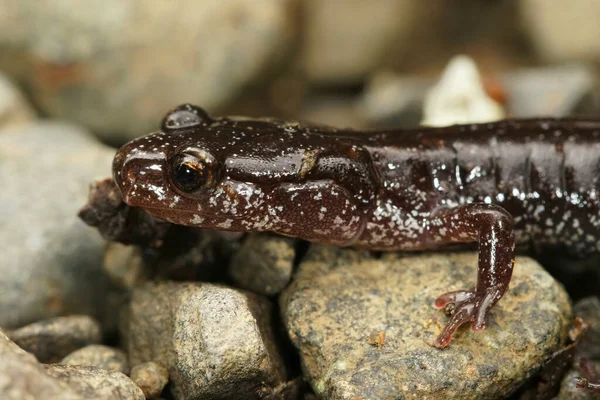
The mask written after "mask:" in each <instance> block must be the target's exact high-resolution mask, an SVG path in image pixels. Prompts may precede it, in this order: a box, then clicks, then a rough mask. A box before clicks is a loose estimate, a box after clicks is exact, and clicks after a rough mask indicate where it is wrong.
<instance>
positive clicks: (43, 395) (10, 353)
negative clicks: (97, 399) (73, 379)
mask: <svg viewBox="0 0 600 400" xmlns="http://www.w3.org/2000/svg"><path fill="white" fill-rule="evenodd" d="M0 398H2V400H24V399H48V400H59V399H60V400H81V399H83V397H82V396H80V395H79V394H78V393H77V392H76V391H75V390H73V389H72V388H71V387H70V386H69V385H68V384H67V383H65V382H62V381H60V380H58V379H55V378H53V377H51V376H49V375H48V374H47V373H46V371H45V370H44V367H43V366H42V365H41V364H40V363H38V362H37V360H36V359H35V357H34V356H32V355H31V354H29V353H27V352H26V351H24V350H22V349H21V348H19V346H17V345H16V344H14V343H13V342H11V341H10V340H9V339H8V337H7V336H6V335H5V334H4V332H3V331H2V330H1V329H0Z"/></svg>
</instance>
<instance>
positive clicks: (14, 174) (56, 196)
mask: <svg viewBox="0 0 600 400" xmlns="http://www.w3.org/2000/svg"><path fill="white" fill-rule="evenodd" d="M2 4H6V3H2ZM0 14H1V12H0ZM0 25H1V24H0ZM113 155H114V149H111V148H109V147H106V146H103V145H101V144H100V143H98V142H97V141H96V140H95V139H94V138H93V137H91V136H90V135H89V133H87V132H86V131H84V130H82V129H81V128H78V127H76V126H74V125H71V124H66V123H59V122H49V121H40V122H34V123H30V124H26V125H18V126H12V127H10V128H6V129H4V130H2V131H1V132H0V160H2V161H1V166H0V182H2V193H3V194H2V195H0V249H1V250H0V254H2V256H1V257H0V326H2V327H4V328H6V329H13V328H16V327H19V326H23V325H25V324H28V323H31V322H34V321H38V320H41V319H44V318H50V317H54V316H58V315H66V314H89V315H91V316H93V317H95V318H97V319H98V320H99V321H100V322H101V323H102V324H103V326H104V327H107V328H109V327H110V326H111V324H112V325H113V326H114V325H115V324H116V321H115V319H116V315H115V313H114V309H115V308H116V307H117V306H118V304H119V295H120V292H119V291H118V290H117V288H116V287H115V286H114V285H113V284H112V283H111V282H110V280H109V279H108V277H107V276H106V274H105V273H104V271H103V269H102V254H103V251H104V245H105V243H104V241H103V240H102V238H101V237H100V235H99V234H98V232H96V230H95V229H92V228H90V227H87V226H86V225H85V224H84V223H83V222H82V221H81V220H79V218H78V217H77V211H78V210H79V208H80V207H81V206H82V205H83V204H85V202H86V200H87V194H88V185H89V183H90V182H91V181H92V180H93V179H95V178H99V177H104V176H106V175H109V174H110V171H111V163H112V158H113ZM111 321H112V322H111Z"/></svg>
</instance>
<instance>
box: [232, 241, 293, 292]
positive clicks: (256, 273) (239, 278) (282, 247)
mask: <svg viewBox="0 0 600 400" xmlns="http://www.w3.org/2000/svg"><path fill="white" fill-rule="evenodd" d="M295 255H296V250H295V248H294V239H290V238H286V237H282V236H269V235H264V234H250V235H248V237H247V238H246V240H245V241H244V243H243V244H242V247H241V248H240V249H239V251H238V252H237V253H236V254H235V255H234V256H233V259H232V260H231V266H230V267H229V273H230V275H231V278H232V279H233V280H234V282H235V283H236V284H237V285H238V286H239V287H241V288H242V289H247V290H250V291H252V292H254V293H258V294H263V295H267V296H271V295H274V294H277V293H279V292H281V291H282V290H283V289H284V288H285V287H286V286H287V284H288V283H289V281H290V278H291V276H292V269H293V267H294V257H295Z"/></svg>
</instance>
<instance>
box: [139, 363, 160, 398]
mask: <svg viewBox="0 0 600 400" xmlns="http://www.w3.org/2000/svg"><path fill="white" fill-rule="evenodd" d="M131 380H132V381H133V382H135V384H136V385H138V387H139V388H140V389H142V392H144V396H146V397H147V398H154V397H158V396H160V394H161V392H162V391H163V389H164V388H165V385H166V384H167V382H169V371H167V370H166V368H165V367H163V366H161V365H159V364H157V363H154V362H151V361H150V362H147V363H143V364H139V365H136V366H135V367H134V368H133V369H132V370H131Z"/></svg>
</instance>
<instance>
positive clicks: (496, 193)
mask: <svg viewBox="0 0 600 400" xmlns="http://www.w3.org/2000/svg"><path fill="white" fill-rule="evenodd" d="M113 171H114V179H115V181H116V183H117V184H118V186H119V188H120V189H121V192H122V194H123V199H124V201H125V202H126V203H127V204H128V205H130V206H134V207H141V208H143V209H144V210H145V211H147V212H148V213H150V214H151V215H153V216H155V217H157V218H159V219H162V220H166V221H169V222H172V223H176V224H182V225H189V226H197V227H202V228H214V229H218V230H231V231H238V232H248V231H272V232H277V233H280V234H283V235H287V236H293V237H298V238H301V239H304V240H308V241H312V242H322V243H330V244H335V245H340V246H357V247H363V248H370V249H376V250H423V249H432V250H435V249H442V248H444V247H446V246H448V245H449V244H452V243H458V242H461V243H464V242H477V243H478V244H479V269H478V276H477V284H476V286H475V288H474V289H471V290H461V291H456V292H450V293H445V294H443V295H441V296H440V297H439V298H438V299H437V300H436V301H435V304H434V306H435V307H436V308H444V307H446V306H447V305H448V304H451V303H452V304H454V307H455V308H454V314H453V316H452V319H451V321H450V323H449V324H448V325H447V326H446V327H445V328H444V330H443V332H442V333H441V334H440V335H439V337H438V338H437V339H436V341H435V345H436V346H437V347H440V348H443V347H445V346H447V345H448V343H449V342H450V340H451V338H452V334H453V332H454V331H455V330H456V328H458V327H459V326H460V325H462V324H464V323H467V322H469V323H471V324H472V328H473V329H474V330H481V329H483V328H484V327H485V316H486V314H487V312H488V310H489V309H490V308H491V307H492V306H493V305H494V304H495V303H496V302H497V301H498V300H499V299H500V298H501V297H502V295H503V294H504V293H505V292H506V290H507V288H508V284H509V282H510V278H511V275H512V269H513V264H514V249H515V243H517V244H533V245H535V246H538V247H544V246H556V245H559V244H560V245H564V246H566V248H567V249H568V250H569V251H571V252H573V253H576V254H583V255H585V254H588V253H591V252H598V251H600V240H599V238H600V199H599V196H600V193H599V191H600V179H599V178H600V121H596V120H551V119H544V120H541V119H540V120H521V121H518V120H507V121H501V122H496V123H489V124H480V125H465V126H453V127H448V128H435V129H432V128H419V129H415V130H404V131H385V132H383V131H379V132H375V131H370V132H359V131H352V130H347V129H344V130H341V129H334V128H328V127H316V126H306V125H301V124H298V123H295V122H293V123H290V122H282V121H276V120H268V119H260V120H256V119H255V120H252V119H240V118H218V119H213V118H211V117H209V116H208V115H207V114H206V113H205V112H204V111H203V110H201V109H200V108H197V107H194V106H190V105H183V106H180V107H178V108H177V109H175V110H173V111H172V112H171V113H169V114H168V115H167V116H166V117H165V119H164V121H163V126H162V131H161V132H158V133H154V134H151V135H148V136H146V137H143V138H140V139H136V140H134V141H132V142H130V143H128V144H126V145H125V146H123V147H122V148H121V149H120V150H119V152H118V153H117V155H116V157H115V160H114V165H113Z"/></svg>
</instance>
